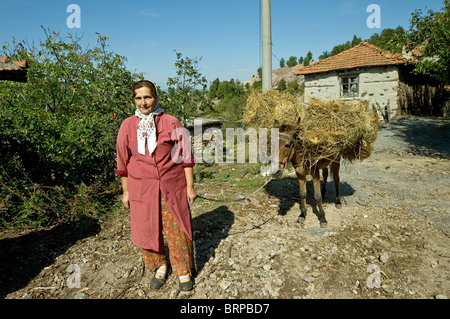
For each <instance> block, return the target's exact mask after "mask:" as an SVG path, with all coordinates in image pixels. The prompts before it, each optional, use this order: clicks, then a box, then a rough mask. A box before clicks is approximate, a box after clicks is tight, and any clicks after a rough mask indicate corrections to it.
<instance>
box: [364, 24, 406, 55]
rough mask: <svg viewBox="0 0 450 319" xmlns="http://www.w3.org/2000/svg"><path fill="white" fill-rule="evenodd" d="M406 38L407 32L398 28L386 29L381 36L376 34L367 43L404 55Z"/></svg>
mask: <svg viewBox="0 0 450 319" xmlns="http://www.w3.org/2000/svg"><path fill="white" fill-rule="evenodd" d="M406 37H407V33H406V31H405V30H404V29H403V28H402V27H401V26H398V27H397V28H396V29H390V28H388V29H384V30H383V31H381V33H380V34H378V33H375V34H373V35H372V36H371V37H370V38H369V39H368V40H367V41H368V42H369V43H371V44H373V45H375V46H377V47H379V48H381V49H385V50H388V51H390V52H393V53H402V49H403V46H404V45H405V42H406Z"/></svg>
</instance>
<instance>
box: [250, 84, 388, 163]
mask: <svg viewBox="0 0 450 319" xmlns="http://www.w3.org/2000/svg"><path fill="white" fill-rule="evenodd" d="M299 118H300V119H301V120H300V124H299V125H297V121H298V119H299ZM275 120H277V121H278V122H279V123H280V124H281V125H283V124H285V125H293V126H296V140H297V142H298V144H299V145H300V146H301V147H299V148H298V149H297V152H299V155H300V157H301V158H302V159H303V160H304V163H305V165H306V164H308V165H311V166H312V165H314V164H315V163H317V162H318V161H319V160H321V159H331V160H333V159H338V158H340V157H341V158H343V159H345V160H347V161H350V162H353V161H355V160H361V161H362V160H364V159H366V158H368V157H369V156H370V155H371V154H372V150H373V143H374V142H375V140H376V138H377V133H378V128H379V125H380V122H379V118H378V115H377V114H376V113H375V112H373V111H371V110H369V109H368V105H367V103H365V102H361V101H354V102H344V101H321V100H318V99H311V100H310V102H309V103H308V104H302V103H300V102H299V101H298V100H297V99H296V98H295V97H292V96H289V95H287V94H282V93H278V92H275V91H273V90H271V91H267V92H265V93H263V94H261V93H256V92H253V93H252V94H251V95H250V97H249V99H248V101H247V105H246V112H245V114H244V119H243V121H244V123H245V124H246V125H248V126H251V127H255V128H261V127H267V128H270V127H272V126H273V123H274V121H275Z"/></svg>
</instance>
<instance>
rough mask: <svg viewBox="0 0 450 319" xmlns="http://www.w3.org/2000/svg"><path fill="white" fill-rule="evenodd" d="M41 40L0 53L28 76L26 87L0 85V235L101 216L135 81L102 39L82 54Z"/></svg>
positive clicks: (65, 43) (75, 45) (75, 43)
mask: <svg viewBox="0 0 450 319" xmlns="http://www.w3.org/2000/svg"><path fill="white" fill-rule="evenodd" d="M44 32H45V35H46V39H45V41H42V42H41V43H40V44H39V45H38V46H35V45H29V44H28V43H27V42H25V41H22V42H16V41H12V43H6V44H5V45H4V46H3V54H6V55H8V56H9V57H11V58H12V59H14V60H23V59H27V61H28V64H29V65H30V68H29V70H28V74H27V83H16V82H10V81H1V82H0V92H1V94H0V151H1V154H2V157H1V162H0V227H6V226H10V225H11V224H27V225H32V226H35V225H48V224H51V223H54V222H61V221H66V220H72V219H74V218H75V219H76V218H78V217H79V216H80V214H81V215H82V214H88V215H92V214H102V213H104V212H106V211H108V209H109V206H110V203H109V201H105V198H107V197H105V194H110V193H108V189H110V188H111V186H112V184H113V183H114V181H115V180H116V178H115V174H114V170H115V159H116V155H115V141H116V137H117V132H118V129H119V126H120V123H121V122H122V121H123V120H124V119H125V118H126V117H128V116H130V115H131V114H132V112H133V106H132V96H131V90H130V88H131V85H132V84H133V83H134V82H135V81H136V80H139V79H141V78H142V76H140V75H138V74H134V73H133V72H131V71H129V70H128V69H127V68H126V66H125V62H126V58H125V57H123V56H120V55H118V54H116V53H113V52H109V51H108V45H107V41H108V37H102V36H100V35H98V38H97V43H96V45H95V46H94V47H93V48H90V49H88V48H83V47H82V46H81V45H80V41H81V39H80V38H75V37H73V36H72V35H68V36H64V37H62V36H61V35H60V34H58V33H56V32H49V31H46V30H44ZM98 194H103V195H102V196H98Z"/></svg>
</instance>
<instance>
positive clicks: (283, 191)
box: [265, 177, 355, 216]
mask: <svg viewBox="0 0 450 319" xmlns="http://www.w3.org/2000/svg"><path fill="white" fill-rule="evenodd" d="M321 183H323V181H322V182H321ZM265 189H266V191H267V193H268V194H270V195H272V196H275V197H277V198H278V199H280V205H279V207H278V214H279V215H283V216H284V215H286V213H287V212H288V211H289V210H290V209H291V208H292V207H293V206H294V205H296V204H297V207H298V211H299V213H300V194H299V185H298V179H297V178H296V177H284V178H280V179H274V180H271V181H270V182H269V183H268V184H267V185H266V186H265ZM339 191H340V195H341V199H343V198H345V197H347V196H352V195H353V194H354V193H355V190H354V189H353V187H352V186H350V185H349V184H348V183H346V182H344V183H342V182H341V183H339ZM306 193H307V195H306V204H307V205H311V206H312V208H313V213H315V214H316V215H317V209H316V201H315V200H314V185H313V182H312V180H311V181H307V183H306ZM323 203H324V204H325V203H333V204H335V203H336V190H335V187H334V183H333V182H332V181H331V182H327V192H326V194H325V198H324V199H323Z"/></svg>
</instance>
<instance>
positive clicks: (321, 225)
mask: <svg viewBox="0 0 450 319" xmlns="http://www.w3.org/2000/svg"><path fill="white" fill-rule="evenodd" d="M327 227H328V223H327V222H321V223H320V228H327Z"/></svg>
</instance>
